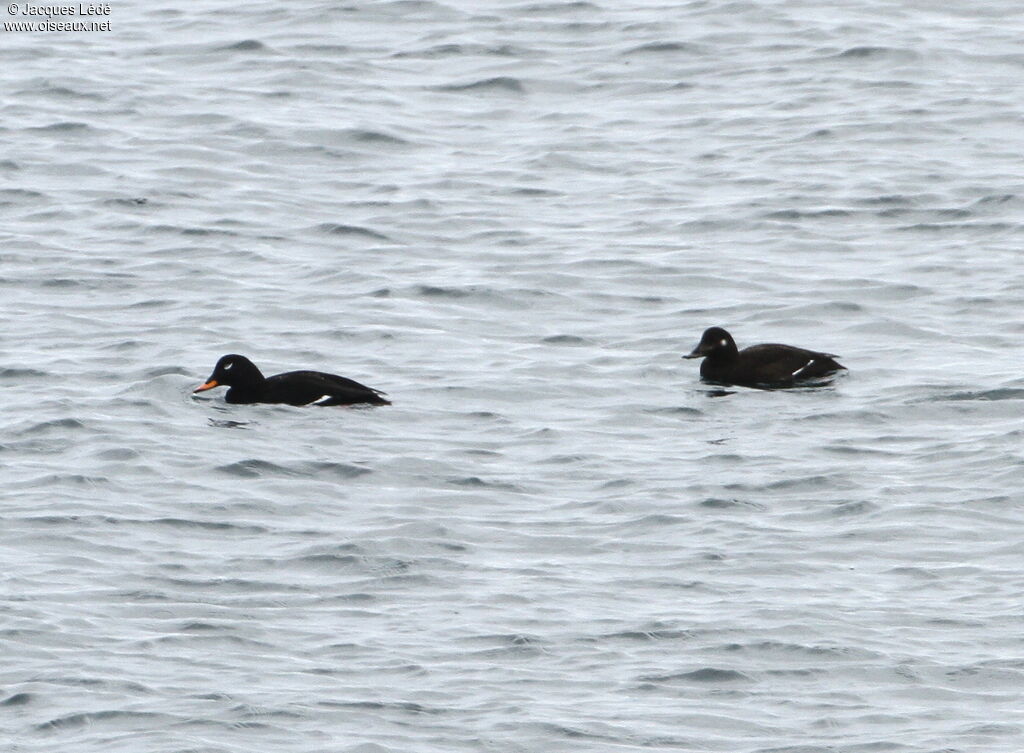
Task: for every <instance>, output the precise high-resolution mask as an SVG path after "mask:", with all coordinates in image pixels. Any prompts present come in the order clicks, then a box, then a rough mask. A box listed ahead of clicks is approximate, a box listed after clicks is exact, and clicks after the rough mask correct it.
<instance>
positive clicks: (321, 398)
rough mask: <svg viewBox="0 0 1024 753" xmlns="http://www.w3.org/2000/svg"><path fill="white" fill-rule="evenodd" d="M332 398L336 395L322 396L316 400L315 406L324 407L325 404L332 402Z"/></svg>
mask: <svg viewBox="0 0 1024 753" xmlns="http://www.w3.org/2000/svg"><path fill="white" fill-rule="evenodd" d="M332 397H334V395H321V396H320V397H318V398H317V399H316V400H314V401H313V405H323V404H324V403H325V402H327V401H328V400H330V399H331V398H332Z"/></svg>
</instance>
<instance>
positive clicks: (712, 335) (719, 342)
mask: <svg viewBox="0 0 1024 753" xmlns="http://www.w3.org/2000/svg"><path fill="white" fill-rule="evenodd" d="M737 352H738V351H737V350H736V341H735V340H733V339H732V335H730V334H729V333H728V332H726V331H725V330H724V329H722V328H721V327H709V328H708V329H706V330H704V334H703V335H701V338H700V342H699V343H698V344H697V347H696V348H694V349H693V351H692V352H691V353H689V354H687V355H685V356H683V358H706V357H708V356H725V357H727V358H729V357H732V356H735V355H736V353H737Z"/></svg>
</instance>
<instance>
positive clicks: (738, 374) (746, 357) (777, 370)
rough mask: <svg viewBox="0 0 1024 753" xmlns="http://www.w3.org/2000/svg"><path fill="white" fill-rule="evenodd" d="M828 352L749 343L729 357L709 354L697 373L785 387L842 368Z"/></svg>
mask: <svg viewBox="0 0 1024 753" xmlns="http://www.w3.org/2000/svg"><path fill="white" fill-rule="evenodd" d="M835 359H836V356H834V355H832V354H831V353H819V352H818V351H814V350H807V349H805V348H797V347H795V346H793V345H781V344H779V343H765V344H763V345H751V346H750V347H749V348H744V349H743V350H741V351H739V352H738V353H736V355H735V356H734V357H732V358H714V357H709V358H706V359H705V360H704V362H703V363H702V364H701V369H700V375H701V376H702V377H703V378H704V379H707V380H710V381H714V382H723V383H726V384H739V385H744V386H752V387H756V386H787V385H793V384H797V383H800V382H804V381H808V380H814V379H820V378H822V377H825V376H828V375H829V374H832V373H834V372H836V371H840V370H842V369H844V368H845V367H844V366H843V365H842V364H840V363H839V362H838V361H836V360H835Z"/></svg>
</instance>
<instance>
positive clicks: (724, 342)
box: [718, 340, 729, 346]
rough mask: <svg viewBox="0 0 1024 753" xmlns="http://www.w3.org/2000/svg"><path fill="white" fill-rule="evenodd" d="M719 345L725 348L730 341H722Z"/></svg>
mask: <svg viewBox="0 0 1024 753" xmlns="http://www.w3.org/2000/svg"><path fill="white" fill-rule="evenodd" d="M718 344H719V345H723V346H724V345H728V344H729V341H728V340H722V341H721V342H720V343H718Z"/></svg>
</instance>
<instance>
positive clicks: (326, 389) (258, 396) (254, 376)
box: [193, 353, 391, 405]
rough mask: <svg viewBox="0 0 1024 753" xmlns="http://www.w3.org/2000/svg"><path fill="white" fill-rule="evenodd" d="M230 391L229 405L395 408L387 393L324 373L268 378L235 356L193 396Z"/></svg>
mask: <svg viewBox="0 0 1024 753" xmlns="http://www.w3.org/2000/svg"><path fill="white" fill-rule="evenodd" d="M214 387H229V388H230V389H229V390H228V394H227V395H226V396H225V397H224V399H225V400H227V401H228V402H229V403H285V404H287V405H309V404H310V403H315V404H316V405H359V404H362V403H367V404H369V405H391V401H390V400H387V399H386V398H384V396H383V395H384V393H383V392H381V391H380V390H375V389H373V388H372V387H367V386H366V385H365V384H360V383H359V382H356V381H353V380H352V379H348V378H346V377H343V376H338V375H337V374H325V373H324V372H322V371H287V372H285V373H283V374H275V375H274V376H270V377H265V376H263V373H262V372H261V371H260V370H259V369H258V368H256V364H254V363H253V362H252V361H250V360H249V359H248V358H246V357H245V356H240V355H237V354H235V353H231V354H228V355H226V356H221V358H220V360H219V361H217V365H216V366H214V368H213V373H212V374H210V378H209V379H207V380H206V382H205V383H203V384H201V385H199V386H198V387H196V389H195V390H193V392H205V391H206V390H212V389H213V388H214Z"/></svg>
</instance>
